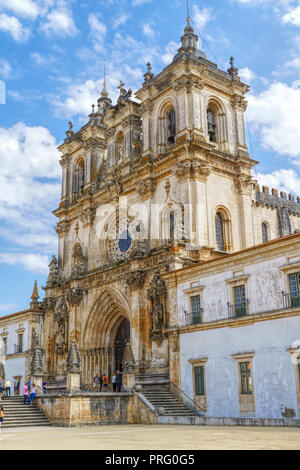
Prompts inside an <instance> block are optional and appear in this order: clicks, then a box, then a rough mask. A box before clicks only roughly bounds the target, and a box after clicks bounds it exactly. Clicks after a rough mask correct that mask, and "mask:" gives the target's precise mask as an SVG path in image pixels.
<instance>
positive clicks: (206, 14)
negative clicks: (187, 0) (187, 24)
mask: <svg viewBox="0 0 300 470" xmlns="http://www.w3.org/2000/svg"><path fill="white" fill-rule="evenodd" d="M192 18H193V21H194V23H195V25H196V27H197V28H198V29H199V30H200V31H202V30H203V29H204V28H205V26H206V25H207V23H209V22H210V21H211V20H212V19H213V14H212V8H203V9H202V10H200V9H199V7H198V6H197V5H193V17H192Z"/></svg>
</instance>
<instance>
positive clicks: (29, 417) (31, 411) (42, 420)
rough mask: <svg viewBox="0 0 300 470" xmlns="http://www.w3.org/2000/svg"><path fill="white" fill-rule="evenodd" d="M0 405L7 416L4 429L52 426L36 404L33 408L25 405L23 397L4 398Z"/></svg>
mask: <svg viewBox="0 0 300 470" xmlns="http://www.w3.org/2000/svg"><path fill="white" fill-rule="evenodd" d="M27 403H28V402H27ZM0 404H1V406H3V410H4V414H5V416H4V420H3V425H2V427H3V429H6V428H16V427H35V426H49V425H50V423H49V421H48V419H47V418H46V416H45V415H44V414H43V412H42V411H41V410H40V409H39V408H38V407H37V406H36V405H35V404H34V403H33V405H32V406H30V405H28V404H26V405H24V398H23V397H2V401H1V402H0Z"/></svg>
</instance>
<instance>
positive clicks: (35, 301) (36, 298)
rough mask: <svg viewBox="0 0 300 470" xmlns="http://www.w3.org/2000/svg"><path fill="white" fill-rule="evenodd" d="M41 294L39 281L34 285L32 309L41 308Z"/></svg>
mask: <svg viewBox="0 0 300 470" xmlns="http://www.w3.org/2000/svg"><path fill="white" fill-rule="evenodd" d="M39 298H40V297H39V292H38V286H37V281H35V283H34V287H33V292H32V296H31V302H30V308H31V309H33V310H35V309H37V308H39Z"/></svg>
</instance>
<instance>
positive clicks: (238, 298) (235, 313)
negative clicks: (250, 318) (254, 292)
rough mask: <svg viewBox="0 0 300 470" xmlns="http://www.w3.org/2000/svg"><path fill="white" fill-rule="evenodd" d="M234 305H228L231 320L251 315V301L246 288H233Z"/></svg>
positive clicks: (243, 286)
mask: <svg viewBox="0 0 300 470" xmlns="http://www.w3.org/2000/svg"><path fill="white" fill-rule="evenodd" d="M233 300H234V304H233V305H230V304H229V303H228V315H229V318H233V317H244V316H246V315H248V313H249V303H250V302H249V300H248V299H247V298H246V286H245V285H241V286H237V287H234V288H233Z"/></svg>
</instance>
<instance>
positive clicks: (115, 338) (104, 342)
mask: <svg viewBox="0 0 300 470" xmlns="http://www.w3.org/2000/svg"><path fill="white" fill-rule="evenodd" d="M129 312H130V311H129V305H128V302H127V300H126V298H125V297H124V296H123V294H122V293H121V292H120V291H119V290H117V289H114V288H111V289H110V290H109V291H108V290H106V289H105V290H103V291H102V292H101V293H100V294H99V296H98V298H97V300H96V301H95V302H94V304H93V306H92V308H91V310H90V312H89V314H88V316H87V320H86V323H85V328H84V330H83V337H82V343H81V350H82V383H83V384H84V385H86V386H87V387H88V388H90V387H91V385H92V384H93V378H94V376H95V374H106V375H108V376H109V378H111V376H112V375H113V373H114V372H115V370H117V369H120V367H121V365H122V358H123V354H124V350H125V346H126V343H127V342H128V341H130V322H129V319H130V313H129Z"/></svg>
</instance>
